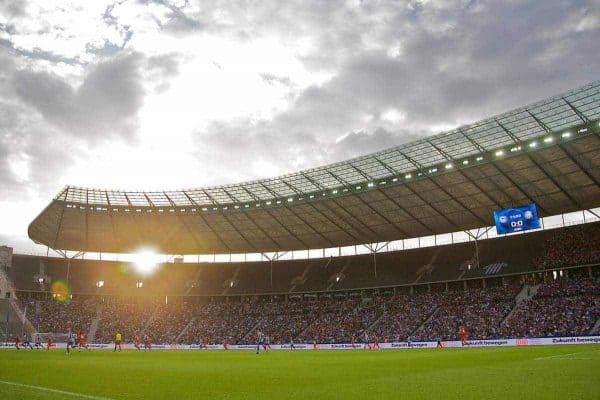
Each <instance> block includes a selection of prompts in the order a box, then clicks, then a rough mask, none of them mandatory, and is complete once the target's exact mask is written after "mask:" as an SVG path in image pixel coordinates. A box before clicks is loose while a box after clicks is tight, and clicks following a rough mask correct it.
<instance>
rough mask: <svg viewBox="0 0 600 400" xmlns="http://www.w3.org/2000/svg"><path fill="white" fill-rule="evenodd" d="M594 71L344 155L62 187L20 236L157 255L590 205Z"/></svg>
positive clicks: (598, 101)
mask: <svg viewBox="0 0 600 400" xmlns="http://www.w3.org/2000/svg"><path fill="white" fill-rule="evenodd" d="M599 121H600V81H596V82H593V83H591V84H588V85H586V86H583V87H580V88H577V89H574V90H571V91H569V92H567V93H564V94H563V95H560V96H556V97H552V98H550V99H547V100H544V101H540V102H537V103H535V104H532V105H529V106H526V107H522V108H519V109H516V110H513V111H510V112H507V113H504V114H501V115H497V116H495V117H492V118H488V119H485V120H482V121H479V122H476V123H473V124H471V125H467V126H463V127H460V128H457V129H454V130H451V131H448V132H443V133H440V134H438V135H435V136H431V137H427V138H423V139H420V140H417V141H414V142H410V143H407V144H403V145H400V146H397V147H393V148H390V149H387V150H383V151H380V152H377V153H373V154H369V155H365V156H362V157H358V158H354V159H351V160H347V161H343V162H339V163H336V164H331V165H327V166H323V167H319V168H313V169H309V170H304V171H300V172H296V173H293V174H288V175H283V176H279V177H276V178H271V179H263V180H256V181H251V182H245V183H240V184H232V185H224V186H216V187H208V188H200V189H189V190H178V191H152V192H137V191H115V190H100V189H89V188H79V187H72V186H68V187H66V188H64V189H63V190H62V191H61V192H60V193H59V194H58V195H57V196H56V197H55V198H54V200H53V201H52V202H51V203H50V204H49V205H48V206H47V207H46V208H45V209H44V210H43V211H42V213H41V214H40V215H39V216H38V217H37V218H35V220H34V221H33V222H32V223H31V224H30V226H29V232H28V233H29V237H30V238H31V239H32V240H33V241H35V242H36V243H40V244H44V245H47V246H48V247H50V248H53V249H61V250H78V251H85V252H110V253H121V252H132V251H134V250H135V249H136V248H138V247H140V246H152V247H154V248H155V249H156V250H157V251H160V252H163V253H168V254H211V253H242V252H271V251H287V250H300V249H309V248H327V247H337V246H348V245H355V244H363V243H376V242H385V241H391V240H398V239H405V238H411V237H417V236H424V235H432V234H442V233H447V232H451V231H457V230H467V229H474V228H478V227H482V226H488V225H493V218H492V210H494V209H500V208H505V207H510V206H516V205H520V204H524V203H531V202H535V203H536V204H537V205H538V212H539V214H540V216H548V215H554V214H559V213H564V212H569V211H575V210H580V209H586V208H594V207H598V206H599V205H600V184H599V182H600V126H599V125H600V123H599Z"/></svg>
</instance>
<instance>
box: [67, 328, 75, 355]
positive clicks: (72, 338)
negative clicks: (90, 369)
mask: <svg viewBox="0 0 600 400" xmlns="http://www.w3.org/2000/svg"><path fill="white" fill-rule="evenodd" d="M74 347H75V335H74V334H73V332H71V330H70V329H69V335H68V336H67V354H71V349H72V348H74Z"/></svg>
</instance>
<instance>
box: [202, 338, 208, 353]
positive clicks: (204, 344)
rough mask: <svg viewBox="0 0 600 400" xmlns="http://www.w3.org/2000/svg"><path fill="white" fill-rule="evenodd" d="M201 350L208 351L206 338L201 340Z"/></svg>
mask: <svg viewBox="0 0 600 400" xmlns="http://www.w3.org/2000/svg"><path fill="white" fill-rule="evenodd" d="M202 348H203V349H205V350H208V336H204V337H203V338H202Z"/></svg>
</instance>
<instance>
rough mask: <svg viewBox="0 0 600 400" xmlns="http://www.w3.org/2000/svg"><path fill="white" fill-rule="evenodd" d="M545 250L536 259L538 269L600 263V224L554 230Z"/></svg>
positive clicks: (546, 242) (546, 241) (547, 240)
mask: <svg viewBox="0 0 600 400" xmlns="http://www.w3.org/2000/svg"><path fill="white" fill-rule="evenodd" d="M547 232H548V234H549V235H550V236H549V237H548V238H546V240H545V241H544V250H543V251H542V252H540V254H539V255H538V256H537V257H535V258H534V260H533V263H534V265H535V266H536V267H537V268H538V269H552V268H562V267H566V266H573V265H587V264H596V263H600V246H598V243H600V224H598V223H595V224H589V225H582V226H575V227H570V228H568V229H552V230H549V231H547Z"/></svg>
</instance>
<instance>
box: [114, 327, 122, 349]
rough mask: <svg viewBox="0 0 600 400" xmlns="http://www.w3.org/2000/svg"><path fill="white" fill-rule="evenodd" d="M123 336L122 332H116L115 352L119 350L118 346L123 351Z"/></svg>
mask: <svg viewBox="0 0 600 400" xmlns="http://www.w3.org/2000/svg"><path fill="white" fill-rule="evenodd" d="M122 338H123V336H122V335H121V332H119V331H117V333H116V334H115V349H114V350H113V352H115V351H117V348H118V349H119V351H121V349H122V346H121V340H122Z"/></svg>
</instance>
